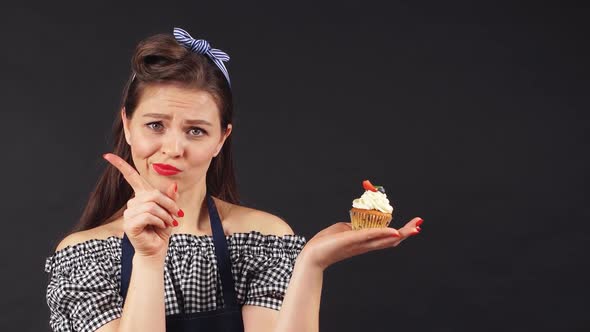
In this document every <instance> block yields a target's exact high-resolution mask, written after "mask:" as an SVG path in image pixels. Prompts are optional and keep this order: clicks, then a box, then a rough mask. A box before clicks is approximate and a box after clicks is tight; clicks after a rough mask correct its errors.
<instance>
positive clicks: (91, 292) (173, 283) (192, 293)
mask: <svg viewBox="0 0 590 332" xmlns="http://www.w3.org/2000/svg"><path fill="white" fill-rule="evenodd" d="M226 239H227V244H228V250H229V253H230V259H231V263H232V274H233V277H234V283H235V289H236V295H237V300H238V303H239V304H242V305H256V306H262V307H267V308H271V309H274V310H279V309H280V308H281V304H282V301H283V297H284V295H285V291H286V289H287V286H288V284H289V279H290V277H291V274H292V271H293V266H294V263H295V259H296V257H297V255H298V254H299V253H300V252H301V250H302V249H303V246H304V245H305V243H306V240H305V238H304V237H303V236H300V235H284V236H280V237H279V236H276V235H263V234H262V233H260V232H257V231H252V232H250V233H234V234H232V235H228V236H226ZM121 241H122V239H120V238H118V237H115V236H111V237H108V238H107V239H100V240H99V239H93V240H87V241H85V242H82V243H78V244H75V245H73V246H68V247H65V248H63V249H61V250H59V251H57V252H55V253H54V254H53V255H51V256H50V257H48V258H47V260H46V262H45V271H46V272H48V273H49V274H50V276H49V282H48V286H47V294H46V295H47V304H48V305H49V309H50V320H49V323H50V325H51V328H52V329H53V330H54V331H95V330H96V329H98V328H99V327H100V326H102V325H104V324H106V323H108V322H109V321H111V320H113V319H116V318H119V317H121V313H122V304H123V298H122V296H121V294H120V289H121V283H120V280H121ZM220 284H221V280H220V275H219V273H218V271H217V264H216V259H215V249H214V246H213V237H212V236H210V235H200V236H197V235H192V234H173V235H172V236H171V237H170V241H169V245H168V252H167V256H166V260H165V264H164V290H165V307H166V315H172V314H177V313H181V312H184V313H193V312H200V311H210V310H215V309H218V308H221V307H223V293H222V292H221V287H220Z"/></svg>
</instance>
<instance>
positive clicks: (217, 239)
mask: <svg viewBox="0 0 590 332" xmlns="http://www.w3.org/2000/svg"><path fill="white" fill-rule="evenodd" d="M206 199H207V208H208V210H209V221H210V223H211V230H212V232H213V244H214V246H215V255H216V261H217V269H218V270H219V272H220V275H221V288H222V290H223V303H224V306H223V308H221V309H217V310H213V311H204V312H195V313H184V312H181V313H179V314H174V315H168V316H166V331H167V332H197V331H212V332H217V331H219V332H243V331H244V322H243V320H242V308H241V306H239V305H238V302H237V297H236V292H235V288H234V279H233V277H232V273H231V261H230V256H229V250H228V249H227V241H226V239H225V234H224V233H223V227H222V226H221V220H220V219H219V214H218V213H217V208H216V207H215V202H214V201H213V198H211V196H210V195H209V194H208V193H207V195H206ZM121 249H122V255H121V256H122V257H121V295H122V296H123V301H124V300H125V298H126V297H127V290H128V289H129V281H130V280H131V270H132V267H133V266H132V265H133V264H132V263H133V255H134V254H135V249H134V248H133V245H131V242H130V241H129V238H128V237H127V234H125V235H124V236H123V242H122V248H121ZM180 307H181V310H184V308H183V307H182V305H181V306H180Z"/></svg>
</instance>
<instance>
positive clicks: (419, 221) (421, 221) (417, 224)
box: [416, 218, 424, 226]
mask: <svg viewBox="0 0 590 332" xmlns="http://www.w3.org/2000/svg"><path fill="white" fill-rule="evenodd" d="M423 222H424V220H422V218H420V219H419V220H418V221H416V226H420V225H422V223H423Z"/></svg>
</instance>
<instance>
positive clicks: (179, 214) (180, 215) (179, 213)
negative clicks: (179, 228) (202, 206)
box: [178, 209, 184, 218]
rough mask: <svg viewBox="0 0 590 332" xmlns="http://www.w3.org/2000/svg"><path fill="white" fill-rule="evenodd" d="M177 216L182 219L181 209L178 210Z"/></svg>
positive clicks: (182, 212)
mask: <svg viewBox="0 0 590 332" xmlns="http://www.w3.org/2000/svg"><path fill="white" fill-rule="evenodd" d="M178 216H179V217H181V218H182V217H184V211H182V209H178Z"/></svg>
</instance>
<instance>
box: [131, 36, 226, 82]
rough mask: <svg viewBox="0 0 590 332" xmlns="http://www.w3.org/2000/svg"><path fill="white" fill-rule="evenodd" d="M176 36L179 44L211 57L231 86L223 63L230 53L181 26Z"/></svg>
mask: <svg viewBox="0 0 590 332" xmlns="http://www.w3.org/2000/svg"><path fill="white" fill-rule="evenodd" d="M174 38H175V39H176V41H177V42H178V43H179V44H181V45H182V46H184V47H186V48H187V49H189V50H190V51H192V52H195V53H198V54H203V55H206V56H207V57H209V59H211V60H212V61H213V63H215V65H216V66H217V67H218V68H219V69H220V70H221V72H222V73H223V75H225V78H226V79H227V83H228V84H229V85H230V86H231V83H230V80H229V73H228V72H227V68H225V65H224V64H223V63H224V62H228V61H229V55H227V53H225V52H223V51H222V50H218V49H216V48H211V45H210V44H209V42H208V41H206V40H204V39H194V38H193V37H191V35H190V34H189V33H188V32H186V31H185V30H183V29H181V28H174ZM134 78H135V73H134V74H133V78H132V79H131V80H133V79H134Z"/></svg>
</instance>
